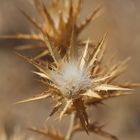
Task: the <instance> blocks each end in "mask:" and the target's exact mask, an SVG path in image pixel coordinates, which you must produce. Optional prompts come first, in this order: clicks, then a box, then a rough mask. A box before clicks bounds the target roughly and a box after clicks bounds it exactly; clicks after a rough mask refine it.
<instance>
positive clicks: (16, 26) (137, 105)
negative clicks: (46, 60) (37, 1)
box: [0, 0, 140, 140]
mask: <svg viewBox="0 0 140 140" xmlns="http://www.w3.org/2000/svg"><path fill="white" fill-rule="evenodd" d="M50 1H51V0H48V1H47V2H50ZM99 4H101V5H102V7H103V11H104V12H103V14H102V15H101V16H100V17H99V18H98V19H96V21H94V22H92V23H91V24H90V26H88V27H87V28H86V30H85V31H84V32H83V34H82V35H81V37H82V38H87V36H88V38H90V39H93V40H95V41H96V42H97V41H98V40H99V38H100V37H101V36H102V35H103V34H104V33H105V32H106V31H109V40H108V43H107V44H108V47H107V48H108V50H107V61H106V63H108V60H110V59H111V55H112V54H113V53H117V55H116V56H117V60H118V61H121V60H124V59H125V58H127V57H129V56H130V57H131V61H130V62H129V66H128V68H127V71H126V73H124V74H123V75H122V79H123V80H122V79H121V81H131V82H134V83H140V75H139V74H140V15H139V13H140V1H139V0H123V1H122V0H84V3H83V6H82V7H83V8H82V13H81V20H82V19H84V18H85V17H86V16H87V15H89V14H90V13H91V12H92V11H93V10H94V8H95V7H96V6H97V5H99ZM16 5H18V6H21V7H22V8H24V9H25V10H26V11H27V12H29V13H30V14H31V15H33V16H35V14H34V11H33V10H32V8H31V6H30V5H29V3H28V2H27V0H0V35H15V34H18V33H30V32H32V28H31V27H32V25H31V24H30V23H29V22H28V21H27V20H26V18H25V17H24V16H23V15H22V14H21V13H20V12H19V11H18V10H17V8H16ZM26 43H29V42H27V41H26V42H25V41H20V40H19V41H16V40H0V131H2V127H3V125H5V126H6V128H7V129H6V131H8V133H12V131H13V126H17V125H18V126H19V127H20V129H23V130H24V131H25V132H28V131H27V130H26V128H27V127H30V126H37V127H42V126H43V122H44V121H45V119H46V118H47V116H48V113H49V112H50V109H51V106H52V105H54V103H53V102H52V101H48V100H47V101H46V100H42V101H37V102H31V103H26V104H20V105H14V103H15V102H16V101H19V100H21V99H24V98H27V97H30V96H32V95H36V94H38V93H40V92H41V91H42V90H43V88H42V85H40V84H39V83H38V82H37V77H35V76H34V75H33V74H32V72H31V71H32V70H33V67H32V66H31V65H30V64H28V63H27V62H25V61H24V60H23V59H21V58H19V57H18V56H17V55H16V54H15V49H14V47H15V46H18V45H22V44H26ZM30 53H31V52H30ZM26 54H27V55H28V53H26ZM139 92H140V89H136V90H135V91H134V94H133V95H129V96H125V97H119V98H115V99H112V100H108V101H106V102H105V106H98V107H97V108H94V110H93V112H94V113H93V115H92V116H93V120H99V121H100V122H101V123H103V124H107V125H106V126H105V128H104V129H105V130H106V131H109V132H111V133H112V134H115V135H116V136H118V137H119V138H120V139H121V140H139V139H140V95H139ZM53 121H54V123H53V125H54V127H56V128H59V127H58V126H61V127H62V125H63V126H64V127H67V124H66V123H65V122H62V123H60V122H56V121H55V118H54V120H53ZM47 125H48V126H50V127H51V123H49V122H48V124H47ZM62 128H63V127H62ZM62 128H61V129H62ZM63 130H64V129H63ZM62 132H63V131H62ZM77 138H81V140H82V138H83V139H86V140H91V139H93V138H94V139H96V140H105V139H106V138H104V137H101V136H97V135H96V134H91V135H90V136H87V135H86V134H85V133H80V134H77V135H76V136H75V138H74V139H75V140H76V139H77Z"/></svg>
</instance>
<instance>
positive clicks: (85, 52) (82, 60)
mask: <svg viewBox="0 0 140 140" xmlns="http://www.w3.org/2000/svg"><path fill="white" fill-rule="evenodd" d="M88 46H89V40H88V41H87V43H86V46H85V49H84V52H83V55H82V58H81V61H80V70H82V69H83V68H84V66H85V62H86V60H85V59H86V56H87V53H88Z"/></svg>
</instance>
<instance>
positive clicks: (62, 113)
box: [59, 100, 72, 120]
mask: <svg viewBox="0 0 140 140" xmlns="http://www.w3.org/2000/svg"><path fill="white" fill-rule="evenodd" d="M71 103H72V101H71V100H68V101H67V102H66V105H65V107H64V108H63V110H62V111H61V113H60V116H59V119H60V120H62V117H63V116H64V114H65V113H66V111H67V109H68V108H69V107H70V105H71Z"/></svg>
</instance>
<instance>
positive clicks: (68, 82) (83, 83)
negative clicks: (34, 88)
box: [51, 62, 91, 97]
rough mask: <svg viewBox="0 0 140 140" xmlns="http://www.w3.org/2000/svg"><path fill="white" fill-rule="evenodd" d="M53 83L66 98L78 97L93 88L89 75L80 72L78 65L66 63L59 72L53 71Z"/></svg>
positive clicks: (82, 71)
mask: <svg viewBox="0 0 140 140" xmlns="http://www.w3.org/2000/svg"><path fill="white" fill-rule="evenodd" d="M51 76H52V79H53V82H54V83H55V84H56V85H57V87H58V88H59V89H60V90H61V92H62V93H63V94H64V95H65V96H68V97H70V96H76V95H77V94H79V93H80V91H83V90H86V89H87V88H88V87H90V86H91V79H90V78H89V76H88V74H87V73H86V72H85V71H84V69H83V70H80V68H79V67H78V65H77V64H76V63H72V62H71V63H70V62H69V63H68V62H67V63H65V64H64V65H63V67H62V68H61V70H60V71H59V72H57V71H52V72H51Z"/></svg>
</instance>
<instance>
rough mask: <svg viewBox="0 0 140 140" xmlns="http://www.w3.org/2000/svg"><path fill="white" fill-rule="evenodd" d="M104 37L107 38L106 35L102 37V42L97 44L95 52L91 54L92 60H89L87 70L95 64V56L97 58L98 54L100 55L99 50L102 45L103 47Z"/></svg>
mask: <svg viewBox="0 0 140 140" xmlns="http://www.w3.org/2000/svg"><path fill="white" fill-rule="evenodd" d="M106 36H107V33H106V34H105V35H104V37H103V38H102V40H101V41H100V42H99V44H98V45H97V47H96V48H95V49H96V50H95V52H93V54H92V58H91V60H90V61H89V64H88V66H87V69H88V68H90V67H91V66H92V65H93V64H94V63H95V61H96V60H97V56H98V54H99V53H100V51H101V48H102V47H103V45H104V42H105V39H106Z"/></svg>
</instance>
